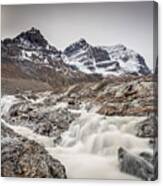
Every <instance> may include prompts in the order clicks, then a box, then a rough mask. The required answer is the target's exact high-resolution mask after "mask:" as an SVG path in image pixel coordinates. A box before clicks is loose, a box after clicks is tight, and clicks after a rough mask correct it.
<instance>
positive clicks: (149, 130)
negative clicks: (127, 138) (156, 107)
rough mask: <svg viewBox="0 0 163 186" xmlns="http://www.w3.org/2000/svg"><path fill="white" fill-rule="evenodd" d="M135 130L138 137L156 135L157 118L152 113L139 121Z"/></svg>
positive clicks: (152, 136)
mask: <svg viewBox="0 0 163 186" xmlns="http://www.w3.org/2000/svg"><path fill="white" fill-rule="evenodd" d="M136 130H137V134H136V135H137V136H139V137H151V138H154V137H157V120H156V117H155V115H152V116H150V117H148V118H147V119H146V120H144V121H142V122H141V123H139V125H138V126H137V129H136Z"/></svg>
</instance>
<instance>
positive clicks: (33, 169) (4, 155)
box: [1, 124, 66, 178]
mask: <svg viewBox="0 0 163 186" xmlns="http://www.w3.org/2000/svg"><path fill="white" fill-rule="evenodd" d="M1 128H2V135H3V136H2V140H1V141H2V143H1V174H2V176H4V177H30V178H66V171H65V168H64V166H63V165H62V164H61V163H60V162H59V161H58V160H56V159H53V158H52V157H51V156H50V155H49V154H48V153H47V151H46V150H45V149H44V148H43V147H42V146H41V145H39V144H38V143H36V142H35V141H32V140H27V139H26V138H24V137H22V136H20V135H17V134H15V133H14V132H13V131H12V130H11V129H9V128H8V127H6V126H5V125H4V124H2V126H1Z"/></svg>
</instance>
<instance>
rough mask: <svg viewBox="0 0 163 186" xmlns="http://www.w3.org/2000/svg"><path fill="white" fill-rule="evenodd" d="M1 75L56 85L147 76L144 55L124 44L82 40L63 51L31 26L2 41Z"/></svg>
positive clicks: (148, 71)
mask: <svg viewBox="0 0 163 186" xmlns="http://www.w3.org/2000/svg"><path fill="white" fill-rule="evenodd" d="M1 51H2V52H1V53H2V55H1V56H2V78H7V79H8V78H10V79H13V78H14V79H18V78H21V79H34V80H37V81H41V82H46V83H47V84H50V85H52V86H53V87H60V86H65V85H70V84H74V83H78V82H80V81H94V80H95V81H96V80H97V79H101V78H102V76H104V77H105V76H108V75H109V76H119V75H131V74H132V75H136V76H139V75H148V74H149V73H150V70H149V69H148V67H147V65H146V64H145V60H144V59H143V57H142V56H141V55H139V54H137V53H136V52H134V51H133V50H129V49H127V48H126V47H125V46H123V45H116V46H111V47H104V46H103V47H102V46H92V45H90V44H89V43H88V42H87V41H86V40H85V39H81V40H79V41H77V42H75V43H73V44H71V45H70V46H68V47H67V48H66V49H65V50H64V51H63V52H62V51H61V50H58V49H57V48H55V47H54V46H52V45H50V44H49V43H48V41H47V40H46V39H45V38H44V36H43V35H42V34H41V32H40V31H39V30H38V29H36V28H31V29H30V30H27V31H26V32H22V33H20V34H19V35H18V36H16V37H15V38H13V39H8V38H7V39H4V40H3V41H1Z"/></svg>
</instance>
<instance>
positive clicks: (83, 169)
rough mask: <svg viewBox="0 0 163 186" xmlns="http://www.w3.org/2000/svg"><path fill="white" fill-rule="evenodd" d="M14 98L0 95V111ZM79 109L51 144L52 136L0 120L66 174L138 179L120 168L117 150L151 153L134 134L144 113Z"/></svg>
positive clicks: (86, 176) (145, 144)
mask: <svg viewBox="0 0 163 186" xmlns="http://www.w3.org/2000/svg"><path fill="white" fill-rule="evenodd" d="M4 99H7V102H5V100H4ZM17 101H18V100H17V99H16V98H14V97H13V96H12V97H10V96H8V97H6V98H5V97H4V98H2V100H1V113H2V114H3V113H4V112H7V111H8V110H9V108H10V107H11V105H12V104H14V103H15V102H17ZM59 105H61V106H63V105H64V104H61V103H59ZM64 106H65V105H64ZM72 112H73V111H72ZM78 112H80V114H81V115H80V117H79V118H77V119H76V120H74V121H73V122H72V124H71V126H70V127H69V130H68V131H66V132H64V133H63V134H62V141H61V143H60V144H59V145H57V146H54V143H53V138H52V137H46V136H42V135H39V134H36V133H34V132H33V131H32V130H31V129H28V128H26V127H22V126H13V125H10V124H9V123H7V122H5V121H3V122H4V123H5V124H6V125H7V126H8V127H10V128H12V129H13V130H14V131H15V132H17V133H18V134H21V135H23V136H25V137H27V138H28V139H32V140H35V141H36V142H38V143H40V144H41V145H43V146H44V147H45V148H46V150H47V151H48V152H49V154H51V155H52V156H53V157H54V158H56V159H58V160H60V161H61V162H62V164H63V165H64V166H65V168H66V174H67V177H68V178H90V179H134V180H135V179H137V180H138V179H139V178H136V177H134V176H131V175H128V174H125V173H122V172H120V170H119V163H118V156H117V150H118V148H119V147H123V148H124V149H127V150H129V151H130V152H132V153H134V154H139V153H140V152H149V153H152V149H151V148H150V146H149V139H147V138H139V137H136V136H135V134H134V132H135V131H134V129H135V126H136V125H137V123H139V122H141V121H143V120H144V119H146V117H131V116H128V117H127V116H125V117H120V116H111V117H106V116H103V115H99V114H97V113H96V112H95V111H94V109H92V110H90V111H87V110H84V109H83V108H81V110H79V111H78ZM4 114H5V113H4Z"/></svg>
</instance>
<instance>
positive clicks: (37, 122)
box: [1, 80, 158, 180]
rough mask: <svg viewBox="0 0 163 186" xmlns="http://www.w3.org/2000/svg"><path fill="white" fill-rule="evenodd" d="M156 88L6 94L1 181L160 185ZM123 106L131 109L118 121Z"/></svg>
mask: <svg viewBox="0 0 163 186" xmlns="http://www.w3.org/2000/svg"><path fill="white" fill-rule="evenodd" d="M139 81H140V80H139ZM150 83H151V82H150V81H147V80H146V81H144V82H143V83H142V82H138V80H135V81H133V82H132V84H131V83H130V82H126V83H124V84H123V86H122V85H120V83H119V85H116V86H115V84H111V85H108V84H107V83H106V82H101V84H100V83H98V84H95V83H90V84H89V85H88V84H86V85H80V91H78V89H79V87H78V85H75V86H71V87H69V88H68V89H67V90H66V91H65V92H63V93H60V94H56V93H54V92H52V91H48V92H40V93H33V92H31V91H28V92H24V93H23V94H22V93H21V94H19V93H18V94H15V95H4V96H3V97H2V99H1V118H2V127H1V128H2V176H18V177H55V178H99V179H134V180H137V179H138V180H139V179H142V180H155V179H156V178H157V156H158V155H157V120H156V119H157V118H156V116H155V115H154V108H153V107H152V102H148V103H147V100H152V99H153V92H152V90H151V86H152V84H151V85H150ZM118 86H119V88H117V87H118ZM88 87H89V88H88ZM124 96H126V99H125V100H123V98H124ZM116 97H118V98H116ZM145 97H146V99H145ZM113 98H114V99H113ZM120 100H122V102H121V101H120ZM142 100H144V101H142ZM106 101H107V105H106ZM118 102H119V103H121V104H119V107H118ZM124 102H125V103H124ZM135 102H136V103H135ZM109 104H112V107H114V109H115V111H114V112H113V110H112V109H111V108H108V105H109ZM123 104H128V107H126V110H125V109H124V108H123V109H122V113H121V114H118V113H119V112H120V110H118V108H119V109H120V106H121V105H123ZM102 107H103V108H107V109H108V111H109V113H108V112H103V108H102ZM132 107H134V108H135V111H132V112H130V109H129V108H132ZM137 109H139V114H138V110H137ZM142 109H144V112H143V113H140V111H141V110H142ZM131 110H132V109H131ZM133 110H134V109H133ZM13 160H15V161H13Z"/></svg>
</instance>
